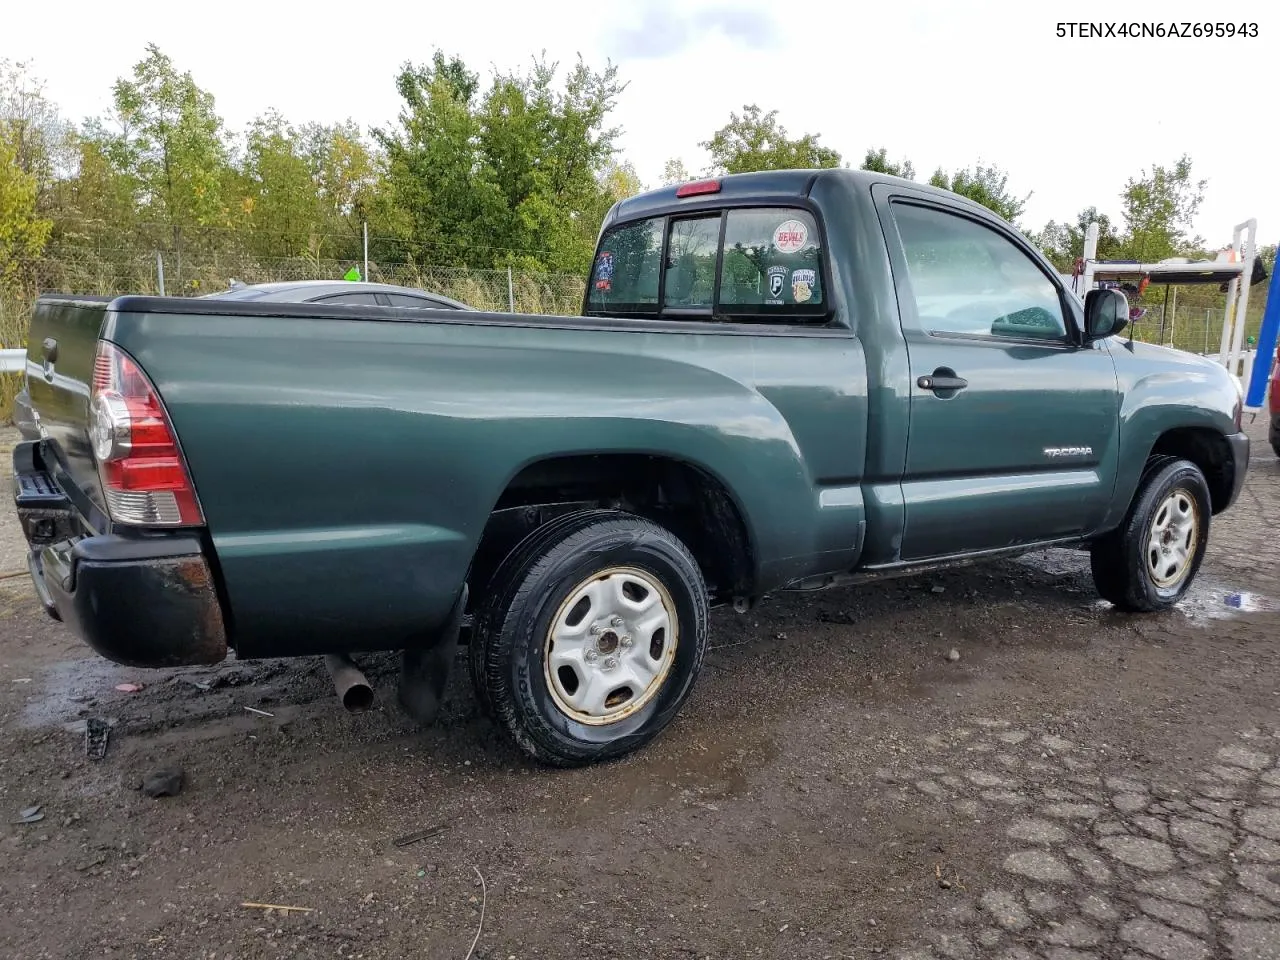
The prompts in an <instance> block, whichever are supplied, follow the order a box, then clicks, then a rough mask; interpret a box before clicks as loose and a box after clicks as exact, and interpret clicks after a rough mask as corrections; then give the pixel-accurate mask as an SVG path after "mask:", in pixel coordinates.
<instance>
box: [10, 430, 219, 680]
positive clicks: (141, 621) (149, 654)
mask: <svg viewBox="0 0 1280 960" xmlns="http://www.w3.org/2000/svg"><path fill="white" fill-rule="evenodd" d="M33 447H34V445H32V444H19V446H18V448H17V449H16V450H15V451H14V467H15V471H14V473H15V478H14V503H15V506H16V507H17V511H18V520H19V522H20V523H21V525H22V529H23V532H24V533H25V534H26V537H27V542H28V545H29V547H30V552H29V554H28V559H27V567H28V570H29V571H30V573H31V581H32V584H33V586H34V587H35V591H36V595H37V596H38V597H39V598H40V602H41V604H43V606H44V608H45V611H46V612H47V613H48V614H49V615H50V616H51V617H53V618H54V619H55V620H61V621H62V622H64V623H66V624H67V626H69V627H71V629H72V630H74V631H75V632H76V634H77V635H78V636H79V637H80V638H81V639H82V640H84V641H85V642H86V643H87V644H89V646H91V647H92V648H93V649H94V650H96V651H97V652H98V653H100V654H102V656H104V657H106V658H107V659H108V660H113V661H115V662H116V663H122V664H125V665H127V666H131V667H175V666H190V665H196V664H211V663H218V662H219V661H221V660H223V659H225V658H226V656H227V631H226V625H225V623H224V620H223V616H222V605H221V603H220V602H219V600H218V593H217V589H216V587H215V585H214V578H213V571H212V570H211V569H210V566H209V562H208V560H206V559H205V556H204V550H203V545H202V543H201V541H200V538H199V537H198V536H196V535H194V534H192V533H189V532H183V533H173V534H163V535H154V534H153V535H138V536H128V537H125V536H119V535H116V534H103V535H99V536H87V537H81V536H79V535H78V533H79V532H80V531H81V530H82V529H83V527H82V525H81V523H80V522H79V521H78V519H77V517H76V515H75V512H74V510H73V509H72V508H71V505H70V504H69V503H68V501H67V500H66V498H65V497H64V496H63V494H62V492H61V491H60V490H59V489H58V487H57V486H56V484H54V482H53V480H52V479H51V478H50V477H49V475H48V474H47V473H45V472H44V471H43V470H42V469H41V465H40V463H39V459H38V454H37V452H36V451H35V450H34V449H33Z"/></svg>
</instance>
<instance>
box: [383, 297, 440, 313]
mask: <svg viewBox="0 0 1280 960" xmlns="http://www.w3.org/2000/svg"><path fill="white" fill-rule="evenodd" d="M386 296H387V299H388V300H390V301H391V305H392V306H393V307H413V308H414V309H417V310H452V309H454V308H453V307H452V306H451V305H450V304H447V303H440V302H439V301H438V300H432V299H430V298H428V297H411V296H409V295H408V294H405V293H388V294H387V295H386Z"/></svg>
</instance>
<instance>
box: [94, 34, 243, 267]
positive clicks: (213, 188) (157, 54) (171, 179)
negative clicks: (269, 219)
mask: <svg viewBox="0 0 1280 960" xmlns="http://www.w3.org/2000/svg"><path fill="white" fill-rule="evenodd" d="M113 100H114V105H115V117H114V119H115V121H116V123H117V124H118V125H119V128H120V130H119V133H117V134H115V135H105V136H103V140H104V146H105V148H106V151H107V153H108V156H110V157H111V159H112V161H113V162H114V163H115V165H116V167H117V169H118V170H119V171H120V172H121V173H122V174H124V175H125V176H126V177H127V178H129V179H130V180H131V181H132V183H133V185H134V189H135V197H136V199H137V202H138V205H139V207H140V209H141V212H142V214H143V217H144V218H145V219H146V220H149V221H152V222H156V223H163V224H165V225H166V226H167V227H168V228H169V229H170V230H171V231H172V235H173V239H174V243H175V245H176V246H177V247H178V248H179V249H181V246H182V240H183V231H184V229H186V228H187V227H188V226H213V225H224V224H226V223H227V222H228V207H227V203H226V200H227V196H226V192H227V191H226V188H227V186H228V185H229V179H230V173H231V169H230V164H229V157H228V152H229V151H228V148H227V143H226V140H225V139H224V136H223V129H222V120H221V118H220V117H219V116H218V115H217V113H216V112H215V110H214V102H213V95H212V94H210V93H209V92H208V91H205V90H202V89H201V88H200V87H198V86H197V85H196V82H195V80H193V79H192V77H191V74H190V73H179V72H178V71H177V69H176V68H175V67H174V65H173V61H172V60H170V59H169V57H168V56H166V55H165V54H164V53H162V52H161V51H160V50H159V48H157V47H156V46H155V44H149V45H148V47H147V56H146V58H145V59H143V60H141V61H139V62H138V64H137V65H135V66H134V68H133V77H132V79H124V78H121V79H120V80H117V81H116V84H115V88H114V90H113Z"/></svg>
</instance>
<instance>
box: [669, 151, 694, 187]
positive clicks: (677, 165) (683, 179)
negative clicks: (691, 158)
mask: <svg viewBox="0 0 1280 960" xmlns="http://www.w3.org/2000/svg"><path fill="white" fill-rule="evenodd" d="M692 179H693V174H691V173H690V172H689V168H688V167H686V166H685V165H684V161H683V160H681V159H680V158H679V157H672V158H671V159H670V160H668V161H667V163H666V165H665V166H664V167H663V168H662V185H663V186H664V187H674V186H675V185H676V184H679V183H688V182H689V181H690V180H692Z"/></svg>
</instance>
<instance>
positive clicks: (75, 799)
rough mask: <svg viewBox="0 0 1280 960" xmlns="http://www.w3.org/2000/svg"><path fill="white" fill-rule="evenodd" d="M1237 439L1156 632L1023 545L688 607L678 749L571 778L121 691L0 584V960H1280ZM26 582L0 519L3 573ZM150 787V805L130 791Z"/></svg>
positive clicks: (1267, 567) (1269, 595)
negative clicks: (1200, 536) (750, 605)
mask: <svg viewBox="0 0 1280 960" xmlns="http://www.w3.org/2000/svg"><path fill="white" fill-rule="evenodd" d="M1251 432H1252V434H1253V436H1254V438H1255V446H1254V462H1253V464H1252V468H1251V474H1250V479H1249V482H1248V486H1247V488H1246V491H1245V493H1244V495H1243V497H1242V499H1241V502H1240V503H1239V504H1238V505H1237V506H1236V507H1235V508H1234V509H1233V510H1232V511H1231V512H1230V513H1228V514H1227V515H1225V516H1224V517H1222V518H1219V519H1218V520H1217V521H1216V522H1215V526H1214V531H1213V536H1212V542H1211V546H1210V554H1209V557H1208V559H1207V560H1206V563H1205V565H1204V568H1203V570H1202V572H1201V575H1200V579H1199V581H1198V582H1197V585H1196V587H1195V589H1194V592H1193V594H1192V595H1191V596H1189V597H1188V599H1187V600H1186V601H1185V602H1184V603H1183V604H1182V607H1181V609H1179V610H1176V611H1172V612H1170V613H1168V614H1162V615H1157V616H1150V617H1132V616H1124V615H1120V614H1117V613H1115V612H1113V611H1112V610H1111V609H1110V608H1109V607H1108V606H1107V605H1106V604H1105V603H1102V602H1100V601H1098V600H1097V599H1096V596H1095V594H1094V592H1093V589H1092V585H1091V583H1090V581H1089V577H1088V570H1087V563H1086V562H1085V560H1084V557H1083V555H1082V554H1079V553H1074V552H1066V551H1049V552H1046V553H1041V554H1036V555H1033V556H1030V557H1026V558H1023V559H1022V560H1020V561H1011V562H1004V563H999V564H993V565H989V566H984V567H975V568H971V569H968V570H964V571H956V572H951V573H946V574H940V575H935V576H930V577H928V578H924V579H920V580H916V581H900V582H897V583H892V584H887V585H879V586H873V587H864V588H859V589H848V590H841V591H832V592H828V593H825V594H818V595H812V596H807V597H785V598H779V599H776V600H774V601H772V602H770V603H768V604H766V605H765V606H762V607H761V608H759V609H758V610H756V611H753V612H752V613H750V614H748V615H746V616H735V615H734V614H732V613H728V612H725V613H721V614H718V615H717V617H716V620H715V625H714V633H713V637H714V639H713V642H714V644H715V647H716V649H715V650H714V651H713V653H712V654H711V655H710V657H709V658H708V663H707V668H706V670H705V672H704V674H703V676H702V679H701V681H700V683H699V687H698V690H697V691H696V692H695V695H694V697H693V699H692V700H691V701H690V703H689V705H688V706H687V708H686V709H685V711H684V713H683V714H682V716H681V717H680V718H679V720H678V721H677V722H676V723H675V724H674V726H673V727H672V728H671V729H670V730H669V731H668V732H667V733H666V734H665V735H664V736H663V737H662V738H660V739H659V741H657V742H656V743H655V744H653V745H652V746H651V747H650V748H649V749H647V750H645V751H644V752H642V753H641V754H639V755H637V756H633V757H631V758H628V759H626V760H624V761H621V762H619V763H615V764H611V765H608V766H603V767H597V768H592V769H587V770H577V771H567V772H564V771H561V772H557V771H549V770H544V769H541V768H536V767H533V766H531V765H529V764H527V763H526V762H525V761H524V760H523V759H522V758H521V757H520V755H518V754H517V753H516V752H515V751H514V749H513V748H512V747H510V746H509V745H508V744H507V742H506V740H505V738H504V737H503V736H501V735H500V734H499V733H498V732H497V731H496V730H495V729H494V728H493V727H492V726H491V725H490V724H489V723H488V721H486V720H485V719H483V718H482V717H480V716H479V715H478V713H477V710H476V707H475V704H474V701H473V699H472V696H471V693H470V691H469V689H467V687H466V686H465V685H463V684H462V683H461V682H457V683H455V684H454V686H453V688H452V691H451V696H450V701H449V703H448V705H447V707H446V711H445V716H444V717H443V719H442V720H441V722H440V723H439V725H438V726H436V727H434V728H432V729H430V730H428V731H425V732H424V731H418V730H415V729H414V728H413V727H412V726H411V725H410V724H409V723H408V722H407V721H406V720H405V719H404V718H403V717H402V716H401V715H400V714H399V713H398V712H397V710H396V709H395V707H394V706H393V705H392V702H391V699H392V698H391V686H390V683H391V680H392V679H393V676H394V671H393V662H392V661H391V660H390V659H389V658H378V657H370V658H367V659H366V660H365V661H364V662H365V665H366V666H367V668H368V669H367V672H368V673H369V675H370V677H371V679H372V680H374V682H375V684H377V685H378V686H379V688H380V693H379V703H378V705H377V707H376V708H375V709H374V710H373V711H371V712H369V713H367V714H363V715H359V716H349V715H347V714H345V713H343V712H342V711H341V709H340V708H339V707H338V705H337V703H336V701H335V699H334V698H333V696H332V690H331V687H330V685H329V683H328V680H327V676H326V675H325V673H324V670H323V667H322V666H321V665H320V664H319V663H318V662H317V661H298V662H286V661H258V662H248V663H240V662H235V661H228V662H227V663H225V664H223V665H222V666H220V667H218V668H216V669H207V670H177V671H149V672H148V671H131V670H127V669H125V668H122V667H117V666H114V665H112V664H109V663H106V662H105V661H102V660H100V659H96V658H94V657H91V656H89V655H88V651H87V649H86V648H85V647H83V646H82V645H81V644H80V643H79V642H78V641H76V640H75V639H74V638H73V637H72V636H71V635H70V634H69V632H68V631H67V630H65V629H64V628H63V627H61V626H60V625H58V624H55V623H53V622H51V621H49V620H48V619H46V618H45V617H44V616H43V614H42V613H41V612H40V610H39V609H38V607H37V605H36V603H35V601H34V599H33V598H32V596H31V591H30V587H29V585H28V584H27V583H26V581H25V580H24V578H22V577H14V578H9V579H0V813H3V814H4V819H5V821H6V825H5V826H4V827H3V828H2V831H0V863H2V864H3V868H2V869H0V956H4V957H10V956H11V957H15V958H17V957H21V958H23V960H38V958H46V957H49V958H52V957H57V958H64V957H65V958H84V957H91V956H93V957H147V958H150V957H156V958H161V957H165V958H208V960H213V958H218V960H222V958H237V960H239V958H268V957H270V958H275V957H281V958H284V957H289V958H294V957H297V958H303V957H307V958H310V957H314V958H326V960H330V958H336V957H366V958H375V957H376V958H382V957H387V958H399V957H406V958H408V957H412V958H415V960H416V958H459V960H461V958H466V957H467V956H468V950H469V949H470V948H471V945H472V942H473V939H474V938H475V937H476V934H477V930H479V931H480V935H479V938H478V941H477V942H476V945H475V949H474V953H472V954H470V956H472V957H475V958H494V960H505V958H513V957H515V958H526V957H529V958H532V957H545V958H566V957H587V956H590V957H599V958H609V957H623V956H641V957H652V958H668V957H669V958H703V957H716V958H720V957H733V958H751V957H785V958H788V960H799V958H824V957H830V958H836V957H840V958H846V957H849V958H853V957H856V958H861V957H875V956H884V957H901V958H915V957H920V958H942V957H950V958H957V960H965V958H971V957H972V958H979V957H982V958H986V957H992V958H1009V960H1017V958H1037V957H1038V958H1043V960H1075V958H1093V957H1107V958H1117V960H1129V958H1156V960H1200V958H1211V957H1212V958H1217V957H1221V958H1230V960H1246V958H1247V960H1280V679H1278V677H1280V673H1278V671H1277V667H1278V666H1280V603H1278V601H1280V536H1277V524H1276V511H1277V507H1278V506H1280V463H1277V461H1276V459H1275V458H1274V457H1273V456H1272V455H1271V450H1270V448H1269V447H1268V446H1267V445H1266V443H1265V442H1264V438H1265V423H1263V422H1259V423H1257V424H1254V425H1253V426H1252V427H1251ZM14 440H15V436H14V435H13V434H12V432H8V433H3V434H0V454H3V459H2V460H0V469H5V470H7V468H8V456H7V452H4V448H7V447H8V446H9V445H10V444H12V442H14ZM22 556H23V552H22V549H21V544H20V535H19V534H18V531H17V529H16V523H15V521H14V517H13V513H12V510H11V508H9V507H8V506H7V504H6V505H0V574H5V573H9V572H12V571H16V570H20V569H22V568H23V566H24V563H23V561H22ZM953 648H954V649H955V650H956V651H957V652H958V654H959V659H958V660H952V659H949V658H948V654H949V652H950V651H951V650H952V649H953ZM462 673H463V671H461V670H460V671H458V674H456V675H455V679H456V680H458V681H461V680H462ZM124 682H133V683H141V684H144V688H143V689H142V690H141V691H139V692H135V693H123V692H118V691H117V690H116V689H115V685H116V684H119V683H124ZM246 707H252V708H253V709H254V710H258V711H263V712H265V713H266V714H269V716H264V715H262V714H261V713H253V712H250V711H249V710H246V709H245V708H246ZM90 718H92V719H95V720H105V721H107V722H108V723H110V724H112V726H111V727H110V731H111V732H110V738H109V741H108V745H107V751H106V755H105V756H104V757H103V758H102V759H100V760H91V759H89V758H88V757H87V756H86V750H85V732H84V731H85V722H86V720H87V719H90ZM167 768H178V769H180V770H181V771H182V780H181V790H180V792H179V793H178V794H177V795H176V796H167V797H160V798H156V799H153V798H151V797H149V796H147V795H146V794H145V793H144V792H143V791H141V790H139V785H140V784H141V783H142V781H143V780H144V778H148V777H149V776H150V775H152V774H155V773H156V772H158V771H163V770H165V769H167ZM36 804H39V805H41V813H43V815H44V816H43V819H41V820H39V821H37V822H34V823H30V824H12V825H10V824H9V823H8V821H11V820H14V819H16V818H17V817H18V815H19V812H20V811H21V810H23V809H24V808H27V807H30V806H32V805H36ZM439 825H443V830H441V831H440V832H437V833H436V834H435V835H434V836H431V837H429V838H426V839H422V840H419V841H417V842H413V843H409V844H407V845H403V846H397V845H396V844H395V843H394V840H395V839H396V838H398V837H402V836H403V835H406V834H409V833H412V832H415V831H423V830H427V829H428V828H432V827H436V826H439ZM245 903H266V904H280V905H287V906H297V907H305V908H308V911H309V912H302V911H297V912H281V911H274V910H273V911H268V910H264V909H262V908H259V907H252V906H244V904H245ZM482 919H483V924H482V923H481V921H482Z"/></svg>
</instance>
